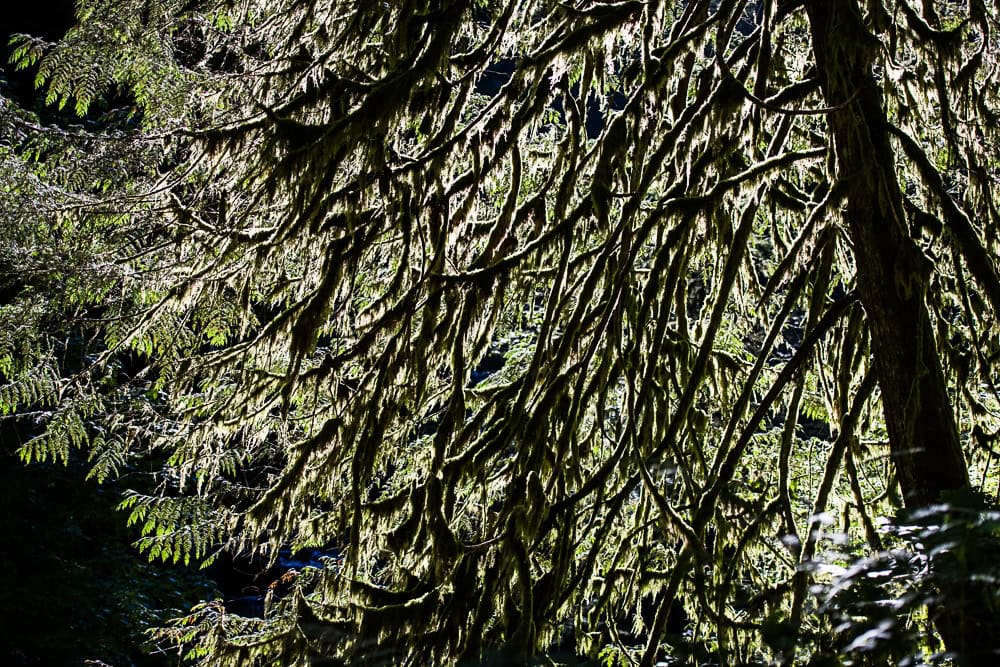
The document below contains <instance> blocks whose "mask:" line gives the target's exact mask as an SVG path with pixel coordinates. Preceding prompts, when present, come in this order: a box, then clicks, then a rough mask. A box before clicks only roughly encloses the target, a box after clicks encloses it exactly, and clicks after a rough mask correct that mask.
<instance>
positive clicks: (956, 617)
mask: <svg viewBox="0 0 1000 667" xmlns="http://www.w3.org/2000/svg"><path fill="white" fill-rule="evenodd" d="M806 6H807V11H808V16H809V21H810V26H811V32H812V43H813V49H814V51H815V57H816V63H817V68H818V74H819V78H820V82H821V84H822V89H823V92H824V95H825V97H826V101H827V104H828V105H830V106H831V107H834V108H835V110H834V111H832V112H830V113H829V115H828V122H829V128H830V132H831V135H832V138H833V141H834V146H835V148H834V158H835V160H836V177H837V178H838V179H839V180H840V181H841V182H842V183H843V184H844V185H845V186H846V188H845V191H846V200H845V203H844V207H845V210H844V219H845V223H846V228H847V229H846V231H847V234H848V236H849V238H850V241H851V243H852V244H853V246H854V257H855V261H856V265H857V282H858V290H859V293H860V294H861V299H862V302H863V304H864V307H865V311H866V313H867V316H868V326H869V329H870V332H871V336H872V345H873V350H874V357H875V358H874V364H875V369H876V373H877V376H878V381H879V386H880V389H881V393H882V405H883V409H884V413H885V420H886V425H887V428H888V432H889V443H890V451H891V455H892V459H893V462H894V464H895V469H896V471H897V475H898V478H899V484H900V487H901V491H902V493H903V496H904V498H905V503H906V505H907V507H921V506H927V505H932V504H934V503H939V502H942V500H943V496H942V494H946V493H947V492H949V491H953V490H958V489H962V488H964V487H966V486H967V485H968V483H969V479H968V469H967V467H966V463H965V459H964V457H963V454H962V447H961V444H960V440H959V434H958V428H957V426H956V422H955V416H954V412H953V409H952V406H951V402H950V400H949V398H948V393H947V387H946V383H945V379H944V373H943V371H942V365H941V360H940V357H939V355H938V352H937V349H936V346H935V339H934V331H933V328H932V325H931V321H930V316H929V313H928V308H927V305H926V302H925V300H924V296H925V292H926V289H927V286H928V284H929V274H930V271H931V263H930V261H929V260H927V259H926V258H925V256H924V255H923V253H922V252H921V250H920V248H919V247H918V246H917V244H916V242H915V241H914V240H913V238H912V237H911V236H910V234H909V231H908V225H907V220H906V216H905V213H904V209H903V193H902V191H901V189H900V185H899V182H898V180H897V178H896V164H895V156H894V152H893V147H892V144H891V142H890V139H889V131H888V126H887V117H886V112H885V110H884V108H883V103H882V95H881V93H880V90H879V83H878V82H877V81H876V79H875V77H874V75H873V68H872V65H873V62H874V56H875V55H876V51H875V50H876V49H878V48H880V47H879V44H878V41H877V40H876V39H875V37H874V36H873V35H872V34H871V33H870V32H869V31H868V29H867V28H866V26H865V25H864V21H863V19H862V14H861V10H860V8H859V6H858V3H857V0H812V1H810V2H808V3H807V5H806ZM962 588H963V590H961V591H941V593H942V598H941V602H940V603H939V605H938V607H937V608H936V609H933V610H932V615H933V616H934V618H935V621H936V623H937V626H938V628H939V631H940V632H941V635H942V637H943V639H944V641H945V644H946V646H947V648H948V649H949V650H950V651H956V652H959V653H960V654H962V655H963V656H965V658H964V659H965V660H971V661H972V662H968V664H978V663H977V658H976V657H975V656H980V657H983V656H985V655H987V654H989V653H991V652H993V651H997V650H998V649H1000V634H998V633H996V632H994V631H993V630H995V629H996V628H997V626H998V623H997V619H996V618H995V617H994V616H995V615H993V614H992V612H990V611H989V609H988V605H987V604H986V601H985V600H983V599H982V594H983V593H985V590H978V591H974V590H970V587H967V586H963V587H962Z"/></svg>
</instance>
